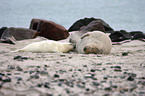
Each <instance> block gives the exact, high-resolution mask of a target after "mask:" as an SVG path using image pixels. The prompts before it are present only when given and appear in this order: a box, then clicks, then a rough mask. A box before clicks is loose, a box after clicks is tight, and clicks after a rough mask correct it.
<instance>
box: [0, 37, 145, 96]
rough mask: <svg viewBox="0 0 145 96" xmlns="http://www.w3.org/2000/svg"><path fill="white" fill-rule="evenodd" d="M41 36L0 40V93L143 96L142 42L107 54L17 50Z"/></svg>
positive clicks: (144, 65)
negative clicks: (18, 39) (8, 42)
mask: <svg viewBox="0 0 145 96" xmlns="http://www.w3.org/2000/svg"><path fill="white" fill-rule="evenodd" d="M42 40H44V38H42V37H37V38H35V39H29V40H22V41H17V43H16V45H11V44H6V43H0V96H144V95H145V42H143V41H139V40H133V41H130V42H127V43H123V44H121V45H113V48H112V51H111V53H110V54H109V55H103V54H77V53H75V52H70V53H31V52H16V53H13V52H11V51H14V50H16V49H20V48H23V47H24V46H25V45H27V44H29V43H32V42H38V41H42Z"/></svg>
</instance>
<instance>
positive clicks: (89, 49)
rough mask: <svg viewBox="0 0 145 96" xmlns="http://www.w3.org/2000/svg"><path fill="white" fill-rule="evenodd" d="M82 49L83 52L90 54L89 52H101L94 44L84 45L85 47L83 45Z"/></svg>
mask: <svg viewBox="0 0 145 96" xmlns="http://www.w3.org/2000/svg"><path fill="white" fill-rule="evenodd" d="M83 51H84V53H85V54H90V53H93V54H99V53H101V52H100V50H99V49H98V48H97V47H96V46H95V45H89V46H86V47H84V50H83Z"/></svg>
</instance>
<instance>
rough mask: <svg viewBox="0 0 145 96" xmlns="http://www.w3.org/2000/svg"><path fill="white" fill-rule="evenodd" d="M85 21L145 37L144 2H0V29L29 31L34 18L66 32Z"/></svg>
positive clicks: (65, 0)
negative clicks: (102, 23)
mask: <svg viewBox="0 0 145 96" xmlns="http://www.w3.org/2000/svg"><path fill="white" fill-rule="evenodd" d="M85 17H88V18H90V17H94V18H100V19H102V20H104V21H105V22H106V23H108V24H109V25H110V26H111V27H112V28H113V29H114V30H121V29H124V30H126V31H143V32H144V33H145V0H28V1H27V0H0V27H24V28H29V26H30V22H31V20H32V19H33V18H37V19H45V20H50V21H54V22H55V23H58V24H61V25H62V26H64V27H65V28H66V29H68V28H69V27H70V26H71V25H72V24H73V23H74V22H76V21H77V20H79V19H81V18H85Z"/></svg>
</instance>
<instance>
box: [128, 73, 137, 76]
mask: <svg viewBox="0 0 145 96" xmlns="http://www.w3.org/2000/svg"><path fill="white" fill-rule="evenodd" d="M128 75H129V76H131V77H136V74H135V73H128Z"/></svg>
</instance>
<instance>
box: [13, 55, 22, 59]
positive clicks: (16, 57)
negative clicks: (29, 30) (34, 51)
mask: <svg viewBox="0 0 145 96" xmlns="http://www.w3.org/2000/svg"><path fill="white" fill-rule="evenodd" d="M21 57H22V56H19V55H18V56H15V57H14V60H16V59H19V58H21Z"/></svg>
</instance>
